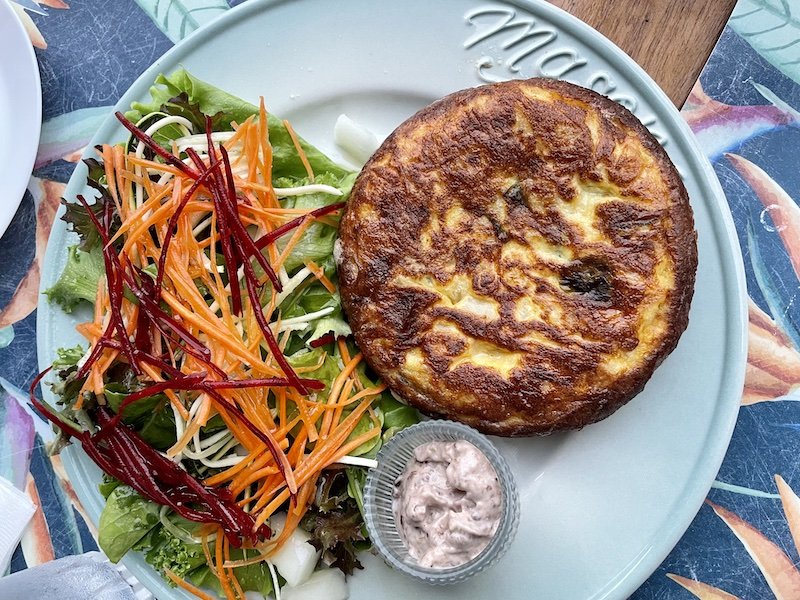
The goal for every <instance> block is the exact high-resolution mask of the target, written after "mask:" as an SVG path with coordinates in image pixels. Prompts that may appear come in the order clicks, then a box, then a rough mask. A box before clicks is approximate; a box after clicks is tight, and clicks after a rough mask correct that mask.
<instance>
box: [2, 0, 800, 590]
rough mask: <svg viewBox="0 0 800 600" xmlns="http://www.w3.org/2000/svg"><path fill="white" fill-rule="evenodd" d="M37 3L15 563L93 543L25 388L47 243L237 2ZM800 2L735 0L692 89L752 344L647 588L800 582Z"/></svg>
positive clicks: (21, 256)
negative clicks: (162, 62) (194, 45)
mask: <svg viewBox="0 0 800 600" xmlns="http://www.w3.org/2000/svg"><path fill="white" fill-rule="evenodd" d="M40 3H41V5H42V8H44V9H46V12H47V14H46V15H38V14H33V13H27V12H25V11H23V10H22V9H21V8H19V7H16V8H17V12H18V13H19V16H20V18H21V19H22V20H23V21H24V23H25V24H26V28H27V29H28V31H29V33H30V37H31V40H32V42H33V44H34V45H35V46H36V47H37V49H38V50H37V56H38V59H39V68H40V71H41V79H42V92H43V96H44V125H43V129H42V137H41V143H40V146H39V154H38V158H37V160H36V166H35V171H34V174H33V177H32V178H31V180H30V184H29V186H28V193H26V195H25V198H24V200H23V201H22V204H21V206H20V209H19V211H18V212H17V214H16V217H15V218H14V221H13V222H12V223H11V226H10V227H9V229H8V231H7V232H6V233H5V235H4V236H3V237H2V239H0V256H2V257H3V259H2V261H0V307H3V308H2V309H0V345H2V349H0V377H2V380H0V383H2V386H3V389H2V390H0V474H1V475H4V476H6V477H7V478H9V479H11V480H12V481H14V482H15V484H16V485H18V486H19V487H20V488H24V489H25V490H26V491H27V493H28V494H29V495H30V496H31V497H32V498H33V500H34V502H35V503H36V504H37V505H38V507H39V509H38V511H37V513H36V516H35V518H34V520H33V521H32V524H31V526H30V527H29V528H28V530H27V532H26V534H25V537H24V538H23V541H22V544H21V547H20V548H19V549H18V550H17V552H16V553H15V555H14V558H13V560H12V565H11V569H12V571H16V570H19V569H23V568H25V567H26V565H36V564H39V563H42V562H44V561H48V560H51V559H53V558H54V557H55V558H58V557H61V556H65V555H68V554H75V553H81V552H85V551H88V550H91V549H94V548H96V544H95V542H94V540H93V539H92V535H91V531H90V528H91V526H90V525H87V523H86V522H85V521H84V519H83V518H82V517H81V514H80V508H79V506H77V504H76V503H75V502H74V495H73V494H72V493H71V488H70V486H69V483H68V482H67V481H66V479H65V477H64V472H63V469H62V468H61V466H60V462H59V461H58V459H53V460H51V459H50V458H48V457H47V455H46V452H45V448H44V442H45V441H46V440H47V439H49V438H50V437H51V434H50V432H49V428H48V427H47V426H46V425H45V424H44V422H43V421H41V419H39V418H38V417H37V416H36V415H35V414H34V413H33V412H32V411H31V410H30V408H29V407H28V405H27V401H26V400H25V394H23V393H21V392H20V391H19V390H20V389H22V390H26V389H27V387H28V385H29V384H30V381H31V379H32V378H33V377H34V375H35V374H36V370H37V366H36V364H37V363H36V343H35V326H36V323H35V321H36V316H35V310H36V302H37V299H38V287H39V267H40V264H39V261H40V260H41V259H42V257H43V255H44V246H45V244H46V241H47V237H48V234H49V231H50V226H51V223H52V220H53V215H54V213H55V209H56V207H57V205H58V202H59V198H60V196H61V194H62V193H63V191H64V187H65V183H66V182H67V180H68V179H69V176H70V174H71V173H72V170H73V167H74V163H75V161H76V160H77V159H78V157H79V156H80V154H81V151H82V149H83V147H84V146H85V145H86V143H87V142H88V140H89V138H90V137H91V135H92V134H93V132H94V131H95V130H96V129H97V127H98V126H99V124H100V122H101V121H102V120H103V119H104V118H105V117H106V116H107V115H108V113H109V109H110V107H111V106H112V105H113V104H114V103H115V102H116V100H117V99H118V98H119V97H120V96H121V95H122V93H123V92H124V91H125V90H126V89H127V88H128V86H129V85H130V84H131V83H133V81H134V80H135V79H136V78H137V77H138V76H139V74H140V73H141V72H142V71H143V70H144V69H145V68H146V67H148V66H149V65H150V64H151V63H152V62H153V61H155V60H156V59H157V58H158V57H159V56H160V55H161V54H163V53H164V52H165V51H166V50H168V49H169V48H170V47H171V46H172V45H173V44H175V43H176V42H178V41H180V40H181V39H182V38H183V37H185V36H186V35H188V34H189V33H191V32H192V31H194V30H195V29H197V28H198V27H199V26H201V25H203V24H204V23H207V22H209V21H210V20H212V19H214V18H216V17H217V16H219V15H220V14H222V13H223V12H225V11H227V10H229V8H230V5H229V3H227V2H226V1H225V0H192V1H191V2H190V1H189V0H135V1H134V0H93V1H88V0H70V2H69V6H68V5H67V3H65V2H63V1H61V0H40ZM236 3H237V2H235V1H233V2H231V3H230V4H231V5H233V4H236ZM792 12H794V13H795V14H792ZM799 19H800V4H799V3H798V2H796V1H791V0H790V1H787V0H740V2H739V4H738V6H737V8H736V10H735V11H734V14H733V15H732V17H731V19H730V21H729V23H728V26H727V27H726V28H725V30H724V31H723V34H722V37H721V38H720V41H719V43H718V45H717V47H716V49H715V50H714V53H713V54H712V55H711V58H710V59H709V61H708V64H707V65H706V67H705V69H704V71H703V73H702V75H701V77H700V80H699V81H698V82H697V84H696V85H695V88H694V90H693V91H692V94H691V96H690V98H689V100H688V101H687V103H686V105H685V106H684V107H683V115H684V117H685V118H686V120H687V121H688V122H689V124H690V125H691V127H692V129H693V130H694V132H695V134H696V135H697V137H698V139H699V140H700V143H701V146H702V148H703V149H704V151H705V153H706V154H707V156H708V158H709V160H710V161H711V163H712V164H713V166H714V169H715V171H716V173H717V176H718V177H719V179H720V181H721V182H722V186H723V188H724V189H725V192H726V195H727V198H728V202H729V204H730V207H731V210H732V212H733V216H734V220H735V222H736V228H737V230H738V233H739V239H740V242H741V248H742V252H743V255H744V257H745V269H746V272H747V284H748V288H749V295H750V299H751V300H750V338H749V341H750V351H749V359H748V365H747V378H746V384H745V389H744V395H743V397H742V408H741V411H740V415H739V420H738V424H737V427H736V430H735V432H734V434H733V440H732V442H731V445H730V449H729V450H728V453H727V456H726V458H725V462H724V464H723V465H722V468H721V469H720V472H719V475H718V477H717V481H716V482H715V484H714V487H713V489H712V490H711V492H710V493H709V495H708V501H707V503H706V505H704V506H703V507H702V509H701V510H700V512H699V513H698V515H697V517H696V518H695V520H694V522H693V523H692V525H691V527H690V528H689V530H688V531H687V533H686V535H685V536H684V537H683V539H682V540H681V541H680V543H679V544H678V545H677V547H676V548H675V549H674V550H673V551H672V553H671V554H670V555H669V557H668V558H667V560H666V561H665V562H664V563H663V564H662V565H661V567H660V568H659V569H658V570H657V571H656V572H655V573H654V574H653V575H652V576H651V577H650V579H649V580H648V581H647V582H646V583H645V584H644V585H643V586H642V587H641V588H640V590H639V591H638V592H637V593H636V594H634V596H633V598H635V599H637V600H638V599H655V598H661V599H664V598H669V599H681V598H687V599H688V598H692V597H693V595H694V596H696V597H698V598H704V599H728V600H730V599H731V598H742V599H747V600H758V599H767V598H773V597H777V598H779V599H782V600H798V599H800V568H799V567H798V562H800V561H798V552H799V551H800V498H798V496H797V495H796V492H800V461H799V460H798V457H799V456H800V404H798V403H797V401H798V400H800V283H798V278H799V277H800V208H798V206H797V202H796V200H794V198H797V199H800V169H798V166H800V112H798V111H799V110H800V20H799ZM2 60H5V58H2ZM793 490H795V491H793ZM723 590H724V591H723Z"/></svg>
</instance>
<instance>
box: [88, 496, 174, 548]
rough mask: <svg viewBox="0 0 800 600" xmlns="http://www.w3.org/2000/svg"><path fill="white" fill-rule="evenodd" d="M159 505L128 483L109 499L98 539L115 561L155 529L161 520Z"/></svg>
mask: <svg viewBox="0 0 800 600" xmlns="http://www.w3.org/2000/svg"><path fill="white" fill-rule="evenodd" d="M158 513H159V506H158V505H157V504H155V503H154V502H150V501H149V500H145V499H144V498H142V497H141V496H140V495H139V494H137V493H136V492H135V491H134V490H133V489H132V488H130V487H128V486H127V485H120V486H117V487H116V488H114V490H113V491H112V492H111V494H109V496H108V499H107V500H106V505H105V506H104V507H103V512H102V513H100V522H99V523H98V526H97V531H98V535H97V543H98V544H99V546H100V548H102V550H103V552H105V553H106V556H108V559H109V560H110V561H111V562H114V563H115V562H119V560H120V559H121V558H122V557H123V556H125V553H126V552H127V551H128V550H130V549H131V548H133V547H134V546H135V545H136V544H137V543H138V542H139V541H140V540H141V539H142V538H143V537H144V536H145V535H147V534H148V533H149V532H150V530H151V529H153V528H154V527H155V526H156V525H158V524H159V520H158Z"/></svg>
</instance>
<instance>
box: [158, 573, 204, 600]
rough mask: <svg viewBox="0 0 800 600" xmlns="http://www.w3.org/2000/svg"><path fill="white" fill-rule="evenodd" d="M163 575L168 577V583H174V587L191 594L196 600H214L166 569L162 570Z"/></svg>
mask: <svg viewBox="0 0 800 600" xmlns="http://www.w3.org/2000/svg"><path fill="white" fill-rule="evenodd" d="M164 575H166V576H167V577H169V579H170V581H172V583H174V584H175V585H177V586H178V587H180V588H183V589H184V590H186V591H187V592H189V593H190V594H193V595H195V596H197V597H198V598H200V600H216V598H215V597H214V596H212V595H211V594H207V593H205V592H204V591H203V590H201V589H200V588H199V587H197V586H195V585H192V584H191V583H189V582H188V581H186V580H185V579H181V578H180V577H178V576H177V575H176V574H175V573H173V572H172V571H170V570H169V569H167V568H165V569H164Z"/></svg>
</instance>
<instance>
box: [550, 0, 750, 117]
mask: <svg viewBox="0 0 800 600" xmlns="http://www.w3.org/2000/svg"><path fill="white" fill-rule="evenodd" d="M549 1H550V2H551V3H552V4H555V5H556V6H558V7H560V8H563V9H564V10H566V11H567V12H569V13H571V14H573V15H575V16H576V17H578V18H579V19H581V20H582V21H584V22H586V23H588V24H589V25H591V26H592V27H594V28H595V29H597V30H598V31H599V32H600V33H602V34H603V35H605V36H606V37H607V38H608V39H610V40H611V41H612V42H614V43H615V44H617V46H619V47H620V48H622V49H623V50H624V51H625V52H627V53H628V55H630V56H631V58H633V60H635V61H636V62H638V63H639V64H640V65H641V66H642V67H644V70H645V71H647V73H648V74H649V75H650V77H652V78H653V79H654V80H655V81H656V83H658V84H659V85H660V86H661V88H662V89H663V90H664V91H665V92H666V93H667V96H669V97H670V99H671V100H672V101H673V102H674V103H675V105H676V106H679V107H680V106H681V105H682V104H683V102H684V101H685V100H686V98H687V96H688V95H689V92H690V91H691V89H692V86H693V85H694V82H695V81H697V77H698V76H699V75H700V71H701V70H702V68H703V65H705V64H706V59H707V58H708V56H709V54H711V50H713V48H714V45H715V44H716V43H717V39H718V38H719V34H720V33H721V32H722V28H723V27H724V26H725V23H726V22H727V20H728V17H729V16H730V14H731V11H732V10H733V7H734V6H735V5H736V0H628V1H627V2H625V1H598V0H549Z"/></svg>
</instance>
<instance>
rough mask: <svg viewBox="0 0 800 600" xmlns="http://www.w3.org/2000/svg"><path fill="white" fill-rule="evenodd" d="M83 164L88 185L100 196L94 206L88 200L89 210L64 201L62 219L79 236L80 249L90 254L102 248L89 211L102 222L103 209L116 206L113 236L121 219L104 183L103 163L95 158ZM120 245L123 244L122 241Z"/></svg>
mask: <svg viewBox="0 0 800 600" xmlns="http://www.w3.org/2000/svg"><path fill="white" fill-rule="evenodd" d="M83 162H84V164H85V165H86V169H87V174H86V184H87V185H88V186H89V187H90V188H92V189H93V190H95V191H97V192H98V193H99V194H100V195H99V196H98V197H96V198H95V201H94V203H93V204H92V203H91V199H88V200H89V203H90V204H89V209H87V208H86V207H84V206H83V205H82V204H80V203H79V202H67V201H66V200H62V204H64V207H65V208H66V210H65V212H64V216H62V217H61V219H62V220H63V221H65V222H66V223H67V224H68V225H70V226H71V227H72V231H74V232H75V233H77V234H78V237H79V238H80V240H81V241H80V244H79V245H78V249H79V250H81V251H83V252H89V251H90V250H92V249H93V248H96V247H100V246H101V242H100V234H99V233H98V231H97V228H96V227H95V226H94V223H93V222H92V219H91V217H90V215H89V210H91V211H92V213H93V214H94V216H95V217H96V218H97V219H98V220H101V221H102V218H103V209H104V208H105V206H106V204H107V203H110V204H111V205H112V206H114V211H113V222H112V225H111V229H110V233H111V235H114V234H115V233H116V231H117V229H118V228H119V226H120V219H119V214H118V213H117V210H116V205H114V201H113V200H112V198H111V195H110V194H109V193H108V189H107V188H106V186H105V183H103V182H104V181H105V168H104V167H103V163H101V162H100V161H98V160H95V159H94V158H88V159H86V160H85V161H83ZM119 243H121V241H120V242H119Z"/></svg>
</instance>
